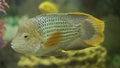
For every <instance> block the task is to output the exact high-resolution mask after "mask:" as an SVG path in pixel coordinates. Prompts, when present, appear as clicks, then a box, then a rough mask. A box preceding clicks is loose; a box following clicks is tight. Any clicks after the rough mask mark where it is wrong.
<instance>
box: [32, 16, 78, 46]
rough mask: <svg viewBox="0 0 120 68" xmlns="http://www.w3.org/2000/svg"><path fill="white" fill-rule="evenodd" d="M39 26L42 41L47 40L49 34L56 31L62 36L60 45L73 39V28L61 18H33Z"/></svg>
mask: <svg viewBox="0 0 120 68" xmlns="http://www.w3.org/2000/svg"><path fill="white" fill-rule="evenodd" d="M34 20H35V21H36V22H35V23H37V24H38V25H39V28H40V32H41V31H42V36H43V39H44V40H47V39H48V38H49V37H50V36H51V34H53V33H54V32H56V31H60V32H61V34H62V39H61V44H66V43H68V42H70V41H71V40H73V39H74V37H75V34H76V32H75V30H74V29H73V26H72V25H71V24H69V23H68V22H67V21H66V20H65V19H64V18H63V17H62V16H56V15H55V16H54V15H53V16H52V17H49V16H45V15H43V16H40V17H39V16H38V17H36V18H34Z"/></svg>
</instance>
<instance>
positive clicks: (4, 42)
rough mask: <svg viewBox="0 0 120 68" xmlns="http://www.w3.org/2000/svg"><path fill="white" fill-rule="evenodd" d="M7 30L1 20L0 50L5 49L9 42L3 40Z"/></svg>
mask: <svg viewBox="0 0 120 68" xmlns="http://www.w3.org/2000/svg"><path fill="white" fill-rule="evenodd" d="M5 30H6V28H5V25H4V21H3V20H0V48H3V47H5V46H6V45H7V41H6V40H4V39H3V35H4V32H5Z"/></svg>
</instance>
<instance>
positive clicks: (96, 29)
mask: <svg viewBox="0 0 120 68" xmlns="http://www.w3.org/2000/svg"><path fill="white" fill-rule="evenodd" d="M69 15H70V16H71V17H72V16H73V18H76V19H75V20H74V21H72V22H73V24H75V25H76V26H78V27H77V28H80V30H79V31H80V38H81V39H83V41H84V42H85V43H86V44H88V45H92V46H95V45H98V44H100V43H102V42H103V41H104V34H103V31H104V22H103V21H101V20H99V19H97V18H95V17H93V16H92V15H89V14H86V13H80V12H77V13H76V12H74V13H69ZM72 20H73V19H72Z"/></svg>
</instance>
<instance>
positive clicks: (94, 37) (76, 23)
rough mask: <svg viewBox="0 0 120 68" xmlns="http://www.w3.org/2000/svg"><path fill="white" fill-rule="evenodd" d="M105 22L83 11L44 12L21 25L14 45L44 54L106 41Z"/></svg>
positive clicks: (33, 52) (18, 49) (24, 50)
mask: <svg viewBox="0 0 120 68" xmlns="http://www.w3.org/2000/svg"><path fill="white" fill-rule="evenodd" d="M103 31H104V22H103V21H101V20H99V19H97V18H95V17H93V16H92V15H89V14H86V13H82V12H72V13H55V14H54V13H52V14H41V15H39V16H36V17H33V18H30V19H28V20H26V21H23V22H22V23H20V24H19V27H18V32H17V35H16V36H15V38H14V39H13V40H12V46H11V47H12V48H13V49H14V50H15V51H17V52H19V53H23V54H30V55H31V54H32V55H37V56H44V55H47V54H52V53H54V52H56V51H58V50H69V49H81V48H86V47H90V46H97V45H99V44H101V43H102V42H103V41H104V34H103Z"/></svg>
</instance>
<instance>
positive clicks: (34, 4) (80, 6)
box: [0, 0, 120, 68]
mask: <svg viewBox="0 0 120 68" xmlns="http://www.w3.org/2000/svg"><path fill="white" fill-rule="evenodd" d="M43 1H45V0H6V2H8V4H9V6H10V8H9V9H8V8H6V9H5V10H6V12H7V15H6V16H5V17H4V20H5V25H6V28H8V29H7V30H6V31H7V32H6V36H5V39H6V40H8V42H9V43H10V41H11V40H12V37H14V35H15V32H16V29H17V28H16V27H15V26H16V25H18V22H19V20H20V19H21V18H26V17H34V16H36V15H39V14H41V11H40V10H39V9H38V6H39V4H40V3H42V2H43ZM49 1H51V2H53V3H55V4H56V5H58V7H59V11H60V12H73V11H80V12H86V13H89V14H91V15H93V16H95V17H97V18H99V19H101V20H103V21H104V22H105V31H104V33H105V41H104V43H103V44H102V46H103V47H105V48H106V49H107V52H108V53H107V57H106V60H107V61H106V66H107V68H120V4H119V3H120V0H49ZM13 27H14V28H13ZM10 32H11V33H10ZM10 35H11V36H12V35H13V36H12V37H9V36H10ZM9 43H8V45H7V46H6V47H4V48H1V49H0V68H18V66H17V62H18V61H19V57H20V56H21V54H18V53H16V52H15V51H13V50H12V49H11V48H10V44H9Z"/></svg>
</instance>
